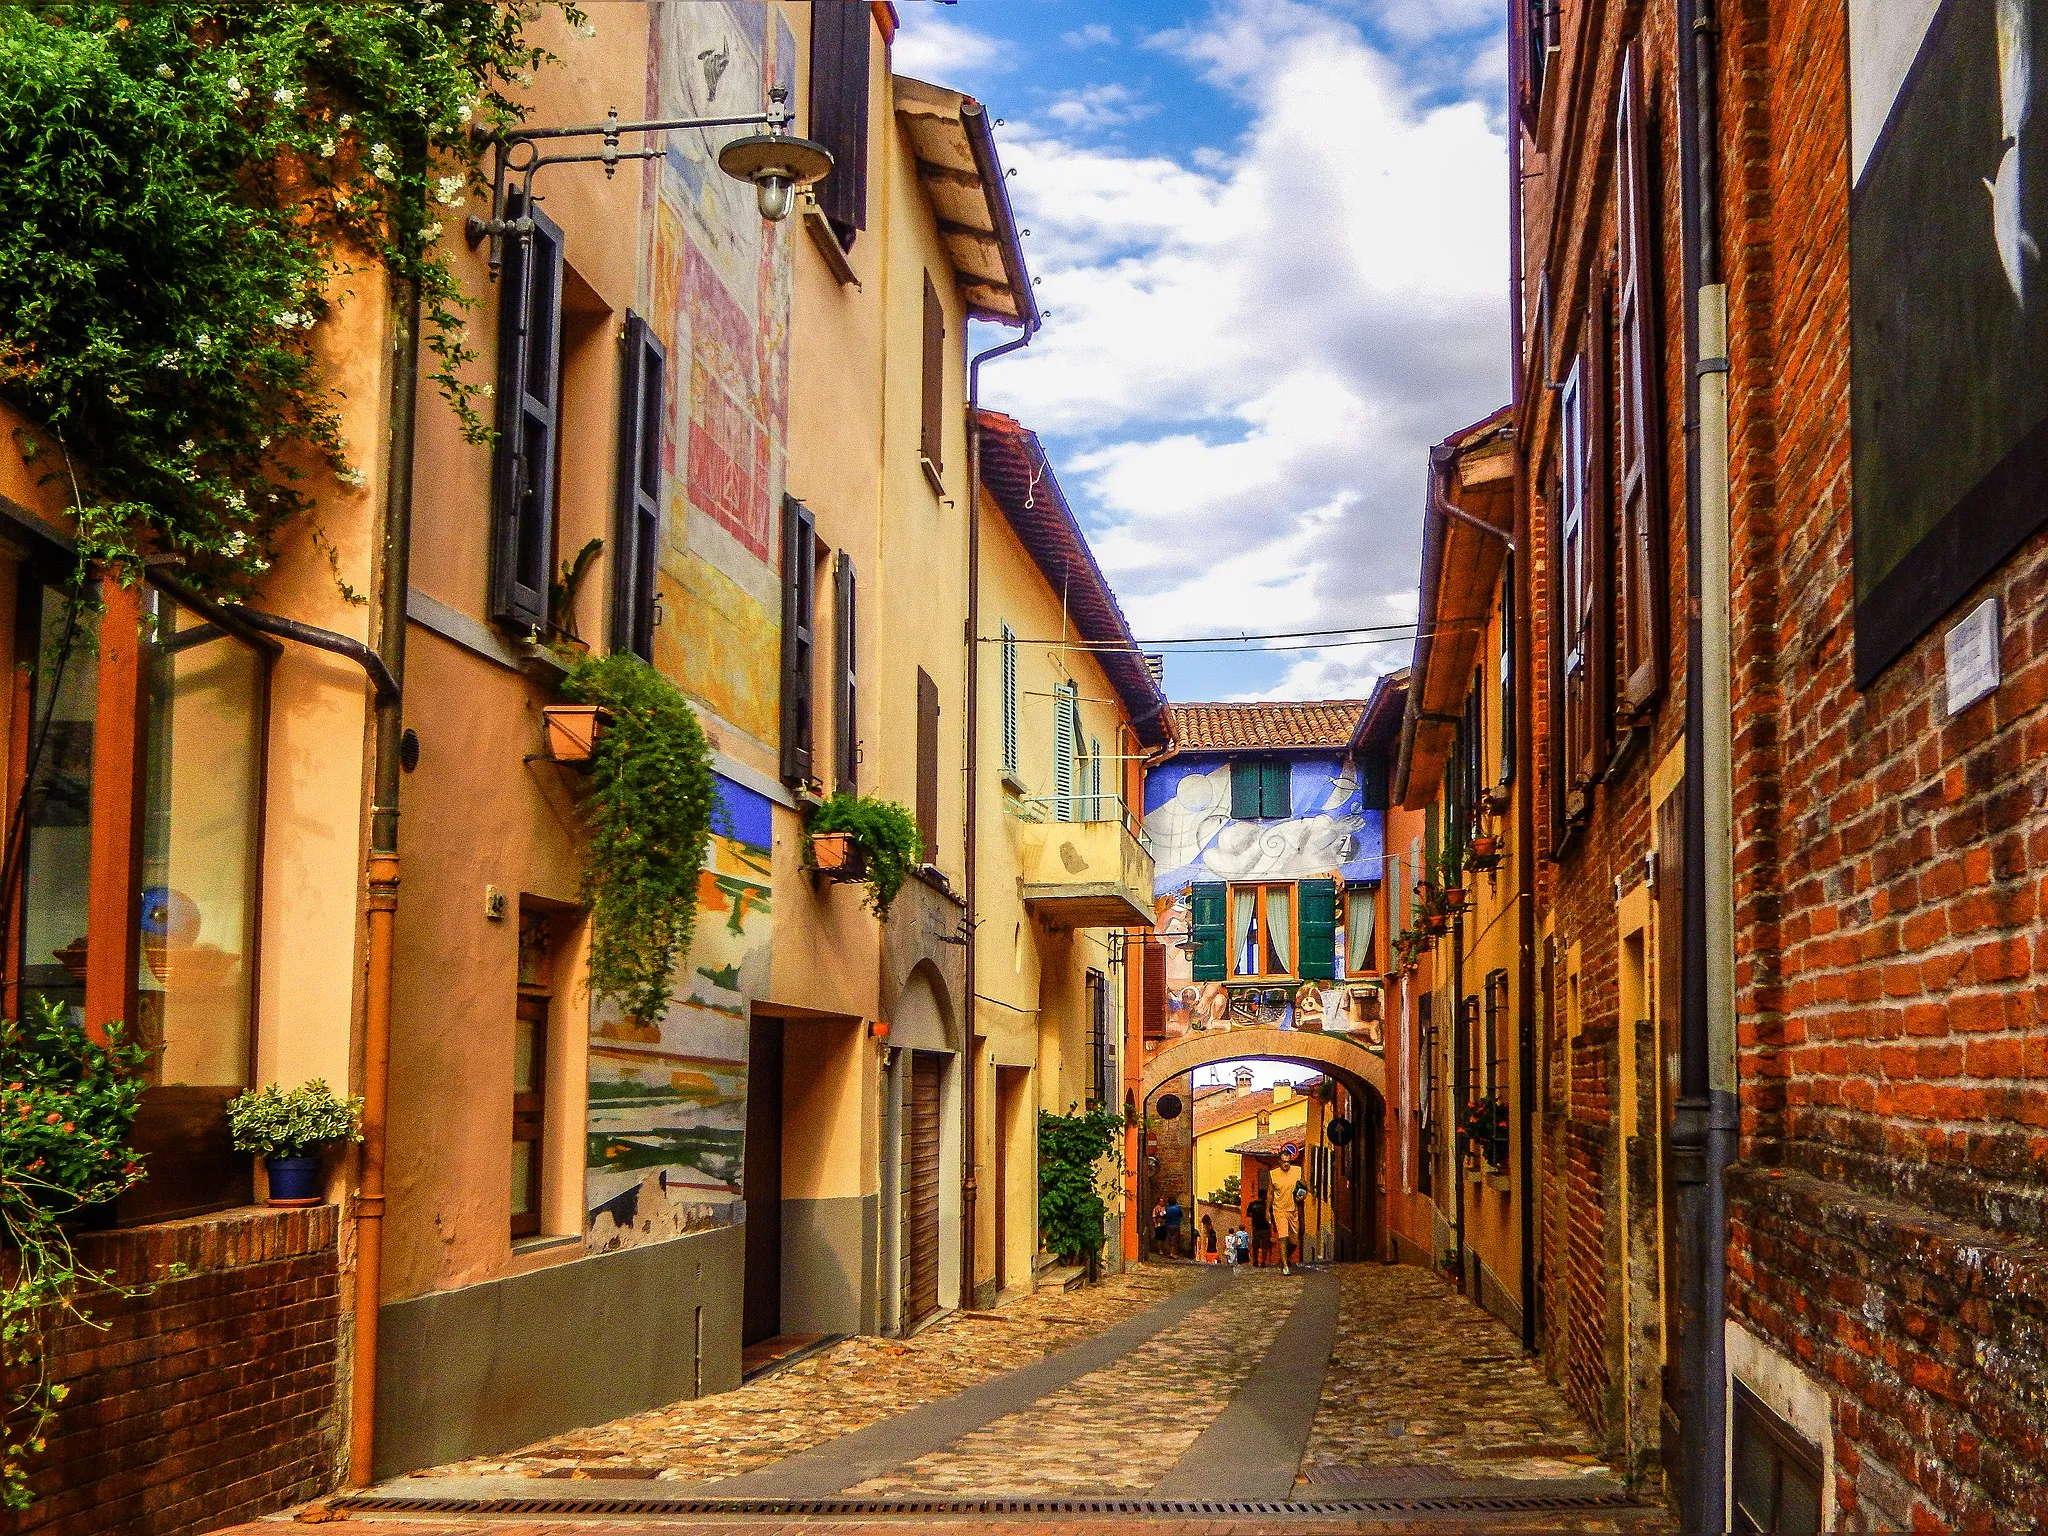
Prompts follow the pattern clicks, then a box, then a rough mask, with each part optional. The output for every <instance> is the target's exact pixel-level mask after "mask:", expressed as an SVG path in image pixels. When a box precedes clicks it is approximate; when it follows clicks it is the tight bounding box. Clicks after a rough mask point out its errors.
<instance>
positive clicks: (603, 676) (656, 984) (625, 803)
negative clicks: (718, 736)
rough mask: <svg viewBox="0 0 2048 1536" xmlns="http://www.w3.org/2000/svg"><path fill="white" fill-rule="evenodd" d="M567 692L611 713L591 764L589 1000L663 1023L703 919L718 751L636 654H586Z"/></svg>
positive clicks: (586, 886)
mask: <svg viewBox="0 0 2048 1536" xmlns="http://www.w3.org/2000/svg"><path fill="white" fill-rule="evenodd" d="M562 691H563V692H564V693H565V694H567V695H568V696H569V697H570V698H572V699H575V700H577V701H579V702H580V703H584V704H596V705H598V706H599V707H601V708H602V709H604V710H605V711H606V713H607V714H608V715H609V716H610V723H609V725H608V726H607V727H606V729H605V731H604V734H603V735H602V736H600V737H599V738H598V742H597V749H596V753H595V755H594V758H593V760H592V763H591V792H590V802H589V805H588V807H587V811H586V814H587V816H588V819H589V822H590V855H589V859H588V861H587V862H586V863H585V865H584V869H583V897H584V900H585V901H586V902H587V903H589V906H590V924H591V935H590V995H591V998H592V1000H593V1001H604V1000H606V999H609V1000H611V1001H614V1002H616V1003H617V1004H618V1005H619V1007H620V1008H621V1009H622V1010H623V1011H624V1013H625V1014H626V1016H627V1017H628V1018H630V1019H634V1020H637V1021H641V1022H652V1021H654V1020H657V1019H659V1018H660V1017H661V1016H662V1015H663V1014H664V1013H666V1012H667V1011H668V1001H669V994H670V991H671V989H672V978H673V976H674V973H675V968H676V962H677V960H678V959H680V958H681V957H682V956H683V955H684V954H686V953H688V951H689V947H690V935H691V933H692V931H693V930H694V929H695V926H696V921H697V882H698V880H699V878H700V877H701V876H702V874H703V872H704V856H705V851H706V849H707V848H708V847H709V845H710V841H711V814H712V807H713V805H715V804H716V803H717V798H716V790H715V787H714V785H713V783H712V773H711V746H710V744H709V743H708V742H706V741H705V739H704V731H703V728H702V727H701V726H699V725H698V724H697V716H696V714H695V713H694V712H693V711H692V710H691V709H690V706H689V704H688V702H687V701H685V699H684V698H683V696H682V694H681V693H679V692H678V691H677V690H676V688H675V685H674V684H672V683H670V682H669V681H668V680H667V679H666V678H664V677H663V676H662V675H661V674H660V673H658V672H656V671H655V670H654V669H653V668H652V667H650V666H648V665H647V664H646V663H645V662H643V661H641V660H640V659H639V658H638V657H637V656H631V655H627V654H624V653H620V654H617V655H611V656H586V657H584V658H583V659H582V660H581V661H579V662H577V663H576V665H575V666H574V667H572V668H570V670H569V677H568V680H567V681H566V682H565V683H564V684H563V685H562Z"/></svg>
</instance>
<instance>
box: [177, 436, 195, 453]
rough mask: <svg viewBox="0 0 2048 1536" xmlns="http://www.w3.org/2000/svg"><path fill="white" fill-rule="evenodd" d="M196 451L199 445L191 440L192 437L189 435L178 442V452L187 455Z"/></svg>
mask: <svg viewBox="0 0 2048 1536" xmlns="http://www.w3.org/2000/svg"><path fill="white" fill-rule="evenodd" d="M198 451H199V445H198V444H197V443H195V442H193V441H192V439H191V438H189V437H188V438H186V439H185V441H183V442H182V443H180V444H178V452H180V453H182V454H185V455H187V456H189V455H191V454H195V453H197V452H198Z"/></svg>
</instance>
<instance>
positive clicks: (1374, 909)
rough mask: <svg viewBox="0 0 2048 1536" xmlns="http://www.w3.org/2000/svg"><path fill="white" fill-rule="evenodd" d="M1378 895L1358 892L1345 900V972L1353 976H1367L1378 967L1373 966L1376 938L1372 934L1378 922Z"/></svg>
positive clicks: (1374, 933) (1370, 891)
mask: <svg viewBox="0 0 2048 1536" xmlns="http://www.w3.org/2000/svg"><path fill="white" fill-rule="evenodd" d="M1378 897H1379V892H1377V891H1374V890H1358V891H1354V892H1352V893H1351V894H1350V895H1348V896H1347V897H1345V900H1344V922H1345V927H1346V930H1347V941H1348V942H1347V944H1346V949H1345V956H1344V969H1345V970H1346V971H1348V972H1350V974H1352V975H1353V976H1370V975H1371V974H1373V972H1374V971H1376V970H1378V969H1379V967H1378V966H1377V965H1376V964H1375V963H1374V962H1375V960H1376V959H1377V957H1376V956H1375V955H1374V953H1373V940H1374V939H1375V938H1376V937H1377V936H1378V935H1377V934H1376V932H1375V931H1374V930H1375V928H1376V925H1377V924H1378V921H1379V900H1378Z"/></svg>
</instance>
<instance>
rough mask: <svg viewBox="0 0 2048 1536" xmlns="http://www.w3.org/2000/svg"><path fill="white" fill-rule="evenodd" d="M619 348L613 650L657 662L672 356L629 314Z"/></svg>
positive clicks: (612, 566)
mask: <svg viewBox="0 0 2048 1536" xmlns="http://www.w3.org/2000/svg"><path fill="white" fill-rule="evenodd" d="M620 343H621V349H622V352H621V358H620V369H619V372H620V378H619V483H618V494H617V500H616V504H615V506H614V507H613V514H612V562H611V569H612V649H613V650H615V651H630V652H632V654H634V655H635V656H638V657H639V658H640V659H641V660H642V661H652V660H654V571H655V564H656V559H657V556H658V554H659V552H660V540H661V433H662V422H663V420H664V416H665V404H666V398H667V387H668V379H667V368H668V353H667V352H666V351H665V350H664V349H663V347H662V345H661V343H660V341H658V340H657V339H656V338H655V335H654V331H653V329H652V328H651V327H650V326H649V325H648V324H647V322H646V321H645V320H644V319H642V318H641V317H640V316H639V315H636V314H634V313H633V312H632V311H631V310H627V311H626V329H625V334H624V336H623V337H621V338H620Z"/></svg>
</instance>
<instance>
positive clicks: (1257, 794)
mask: <svg viewBox="0 0 2048 1536" xmlns="http://www.w3.org/2000/svg"><path fill="white" fill-rule="evenodd" d="M1265 781H1266V766H1265V763H1264V762H1263V760H1261V759H1259V758H1256V757H1252V758H1244V759H1240V760H1239V761H1237V762H1235V763H1232V764H1231V765H1230V817H1231V820H1233V821H1257V820H1258V819H1259V808H1260V806H1262V805H1263V804H1264V803H1265V793H1264V785H1265Z"/></svg>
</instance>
